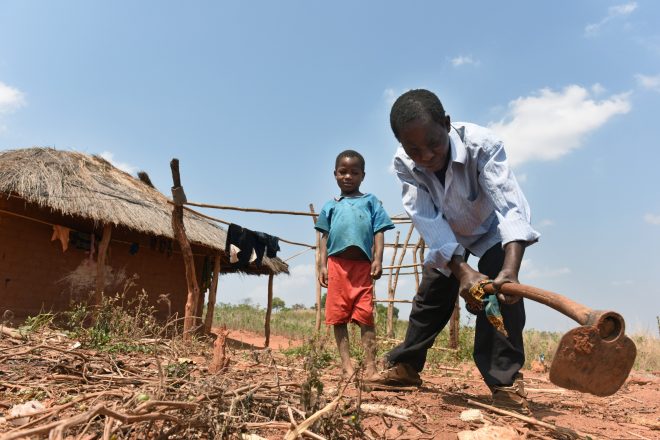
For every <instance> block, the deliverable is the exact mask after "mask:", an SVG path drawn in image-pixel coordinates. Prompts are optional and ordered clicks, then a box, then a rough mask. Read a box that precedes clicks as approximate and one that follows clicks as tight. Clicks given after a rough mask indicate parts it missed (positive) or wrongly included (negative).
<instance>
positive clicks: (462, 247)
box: [380, 90, 539, 412]
mask: <svg viewBox="0 0 660 440" xmlns="http://www.w3.org/2000/svg"><path fill="white" fill-rule="evenodd" d="M390 124H391V127H392V131H393V132H394V136H395V137H396V138H397V140H398V141H399V142H400V143H401V147H400V148H399V149H398V150H397V152H396V155H395V157H394V169H395V171H396V174H397V177H398V178H399V180H400V181H401V185H402V189H403V194H402V197H403V204H404V207H405V209H406V211H407V212H408V215H409V216H410V218H411V219H412V222H413V224H414V225H415V227H416V228H417V230H418V231H419V233H420V234H421V236H422V237H423V238H424V241H425V242H426V244H427V245H428V247H429V252H428V253H427V256H426V259H425V262H424V270H423V277H422V282H421V284H420V286H419V290H418V291H417V295H416V296H415V298H414V300H413V306H412V310H411V313H410V320H409V324H408V330H407V333H406V338H405V340H404V342H403V343H402V344H400V345H399V346H397V347H395V348H394V349H393V350H392V351H390V352H389V353H388V354H387V355H386V360H387V362H388V364H389V365H388V367H389V368H388V369H386V370H385V371H382V372H381V373H380V376H381V381H382V382H385V383H398V384H407V385H419V384H421V379H420V378H419V374H418V373H419V372H420V371H422V369H423V368H424V363H425V361H426V352H427V350H428V349H429V348H430V347H431V346H432V345H433V341H434V340H435V338H436V336H437V335H438V333H439V332H440V331H441V330H442V328H443V327H444V326H445V325H446V323H447V321H448V320H449V318H450V316H451V314H452V310H453V308H454V303H455V302H456V300H457V294H459V293H460V295H461V296H462V297H463V298H464V299H465V300H466V302H467V307H468V310H469V311H470V312H472V313H474V314H476V315H477V322H476V329H475V339H474V353H473V356H474V361H475V363H476V365H477V367H478V369H479V371H480V372H481V374H482V376H483V378H484V381H485V382H486V384H487V385H488V387H489V388H490V390H491V392H492V395H493V403H494V404H496V405H498V406H503V407H508V408H513V409H516V410H520V411H522V412H527V411H528V408H527V401H526V394H525V391H524V387H523V382H522V375H521V374H520V373H519V370H520V368H521V367H522V365H523V363H524V361H525V353H524V347H523V338H522V331H523V327H524V325H525V308H524V305H523V301H522V300H519V298H518V297H508V296H505V295H502V294H498V299H499V300H500V303H501V312H502V316H503V318H504V324H505V328H506V330H507V332H508V337H507V336H504V335H503V334H501V333H500V332H498V331H497V330H495V329H494V328H493V326H492V325H491V324H490V323H489V322H488V320H487V318H486V315H485V313H484V311H483V310H482V306H481V304H480V303H476V302H475V301H474V299H473V298H472V297H471V296H470V295H469V289H470V287H471V286H473V285H475V283H477V282H479V281H480V280H483V279H487V278H491V279H493V280H494V281H493V284H494V286H495V288H496V289H497V290H499V288H500V287H501V286H502V285H503V284H504V283H517V282H518V271H519V269H520V263H521V260H522V257H523V253H524V250H525V247H526V246H528V245H530V244H532V243H534V242H536V241H537V240H538V238H539V233H538V232H536V231H535V230H534V229H533V228H532V226H531V225H530V211H529V206H528V204H527V200H526V199H525V196H524V195H523V193H522V191H521V189H520V187H519V186H518V183H517V181H516V179H515V177H514V175H513V172H512V171H511V169H510V168H509V165H508V162H507V159H506V153H505V152H504V146H503V144H502V141H501V140H500V139H499V138H497V136H495V134H494V133H492V132H491V131H490V130H488V129H486V128H484V127H480V126H478V125H475V124H469V123H455V124H454V125H452V124H450V119H449V115H447V114H446V113H445V110H444V108H443V106H442V104H441V102H440V100H439V99H438V97H437V96H436V95H435V94H433V93H432V92H430V91H428V90H411V91H409V92H406V93H404V94H403V95H401V96H400V97H399V98H398V99H397V100H396V102H395V103H394V105H393V106H392V110H391V113H390ZM469 254H473V255H475V256H477V257H479V258H480V259H479V263H478V271H477V270H474V269H472V268H471V267H470V266H469V265H468V264H467V256H468V255H469Z"/></svg>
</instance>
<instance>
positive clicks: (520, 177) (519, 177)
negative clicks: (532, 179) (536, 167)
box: [516, 173, 528, 183]
mask: <svg viewBox="0 0 660 440" xmlns="http://www.w3.org/2000/svg"><path fill="white" fill-rule="evenodd" d="M527 178H528V176H527V173H522V174H516V180H517V181H518V183H525V182H527Z"/></svg>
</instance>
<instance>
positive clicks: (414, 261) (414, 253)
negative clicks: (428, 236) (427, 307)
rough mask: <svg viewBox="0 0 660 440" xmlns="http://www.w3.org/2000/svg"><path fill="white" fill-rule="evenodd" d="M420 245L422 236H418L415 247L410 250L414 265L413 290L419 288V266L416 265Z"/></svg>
mask: <svg viewBox="0 0 660 440" xmlns="http://www.w3.org/2000/svg"><path fill="white" fill-rule="evenodd" d="M421 245H422V237H421V236H420V237H419V240H417V244H416V245H415V248H414V249H413V252H412V257H413V264H414V265H415V267H414V268H413V270H414V271H415V272H414V273H415V292H417V291H418V290H419V268H418V267H417V250H418V249H419V248H420V246H421Z"/></svg>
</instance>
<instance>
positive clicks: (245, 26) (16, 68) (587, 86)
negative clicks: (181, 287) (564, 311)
mask: <svg viewBox="0 0 660 440" xmlns="http://www.w3.org/2000/svg"><path fill="white" fill-rule="evenodd" d="M418 87H425V88H429V89H431V90H433V91H435V92H436V93H437V94H438V95H439V96H440V98H441V100H442V101H443V103H444V105H445V108H446V109H447V111H448V112H449V114H450V115H451V116H452V119H453V120H454V121H470V122H475V123H478V124H481V125H485V126H490V127H491V128H493V129H494V130H495V131H497V132H498V133H499V134H500V135H501V136H502V137H503V139H504V140H505V142H506V143H505V146H506V148H507V151H508V153H509V158H510V162H511V164H512V165H513V166H514V169H515V172H516V175H517V176H518V178H519V180H520V182H521V185H522V187H523V189H524V191H525V194H526V196H527V198H528V201H529V203H530V205H531V207H532V215H533V223H534V225H535V226H536V227H537V229H538V230H539V231H540V232H541V233H542V237H541V241H540V242H539V243H538V244H536V245H534V246H532V247H531V248H529V250H528V252H527V253H526V255H525V260H524V263H523V269H522V271H521V281H522V282H524V283H527V284H532V285H535V286H538V287H542V288H545V289H549V290H553V291H556V292H560V293H563V294H565V295H567V296H569V297H571V298H573V299H575V300H577V301H579V302H581V303H583V304H585V305H588V306H590V307H593V308H596V309H613V310H617V311H619V312H620V313H622V314H623V315H624V317H625V318H626V321H627V324H628V327H629V329H630V330H632V331H648V332H650V333H652V334H656V330H655V329H656V321H655V320H656V316H657V315H658V314H660V299H658V298H660V284H659V283H658V280H657V274H658V272H660V257H659V256H658V254H657V252H658V249H659V248H660V191H659V190H658V184H657V183H656V181H657V177H654V176H657V175H658V171H657V168H658V164H659V163H660V149H658V148H657V147H658V138H659V137H660V123H659V122H658V121H659V119H658V114H660V3H658V2H655V1H651V0H647V1H629V2H626V1H600V0H598V1H596V0H591V1H589V0H582V1H575V2H568V1H560V2H549V1H546V2H529V1H510V2H491V1H464V2H437V1H435V2H434V1H414V2H394V1H363V2H346V1H334V2H321V1H281V2H269V1H252V2H246V1H234V2H210V1H209V2H201V1H198V2H166V1H142V2H128V1H115V2H99V1H61V2H36V1H1V2H0V148H3V149H8V148H20V147H29V146H33V145H40V146H53V147H56V148H61V149H72V150H77V151H83V152H87V153H94V154H103V155H104V156H105V157H106V158H108V159H110V160H112V161H113V162H114V163H115V164H117V165H118V166H120V167H122V168H124V169H126V170H128V171H130V172H136V171H137V170H146V171H147V172H148V173H149V174H150V176H151V178H152V180H153V181H154V183H155V184H156V186H157V187H158V188H159V189H160V190H161V191H163V192H164V193H165V194H168V195H169V187H170V186H171V176H170V171H169V161H170V159H171V158H172V157H177V158H179V159H180V160H181V170H182V179H183V184H184V187H185V189H186V193H187V195H188V198H189V200H192V201H200V202H208V203H218V204H227V205H236V206H244V207H260V208H271V209H288V210H301V211H304V210H307V209H308V205H309V203H314V205H315V206H316V207H317V209H320V207H321V206H322V204H323V203H324V202H325V201H326V200H327V199H329V198H330V197H332V196H333V195H334V194H336V193H337V191H338V190H337V187H336V185H335V182H334V180H333V178H332V169H333V165H334V157H335V156H336V154H337V153H338V152H339V151H341V150H343V149H345V148H354V149H357V150H359V151H360V152H362V153H363V154H364V156H365V158H366V161H367V170H366V171H367V176H366V180H365V182H364V184H363V187H362V189H363V190H364V191H368V192H373V193H374V194H376V195H377V196H378V197H379V198H380V199H382V201H383V204H384V206H385V208H386V210H387V211H388V212H389V213H390V214H399V213H401V212H402V211H403V209H402V206H401V201H400V189H399V185H398V183H397V181H396V178H395V177H394V176H393V175H392V174H391V172H390V163H391V158H392V155H393V153H394V151H395V149H396V146H397V145H396V141H395V139H394V137H393V136H392V135H391V133H390V130H389V125H388V114H389V107H390V105H391V103H392V102H393V100H394V99H395V98H396V97H397V96H398V95H399V94H400V93H402V92H404V91H406V90H408V89H410V88H418ZM212 214H213V215H215V216H217V217H220V218H223V219H226V220H227V221H232V222H236V223H240V224H242V225H244V226H246V227H249V228H251V229H256V230H262V231H265V232H269V233H271V234H274V235H278V236H281V237H283V238H285V239H289V240H294V241H302V242H307V243H312V242H313V240H314V231H313V229H312V222H311V220H310V219H309V218H307V217H288V216H274V215H261V214H245V213H238V212H231V211H215V212H212ZM404 234H405V229H403V230H402V235H404ZM393 238H394V234H392V233H390V234H389V235H388V237H387V240H388V241H392V240H393ZM300 250H301V249H300V248H297V247H292V246H283V249H282V252H281V253H280V255H281V256H282V257H283V258H287V257H289V256H291V255H294V254H296V253H298V252H299V251H300ZM389 258H390V254H386V256H385V260H386V261H388V260H389ZM289 263H290V264H291V272H292V275H291V276H290V277H279V278H278V279H277V280H276V283H275V292H276V293H275V294H276V295H278V296H280V297H281V298H283V299H284V300H285V301H286V302H287V304H293V303H304V304H307V305H312V304H313V303H314V282H313V258H312V256H311V253H307V254H303V255H301V256H299V257H296V258H293V259H291V260H290V261H289ZM182 270H183V268H182ZM266 282H267V281H266V279H265V278H241V277H237V276H229V277H225V278H223V279H222V282H221V284H220V288H219V299H220V301H224V302H240V301H242V300H244V299H245V298H250V299H251V300H252V301H253V302H256V303H263V302H264V301H265V293H266ZM413 287H414V286H413V280H412V277H405V278H404V279H402V280H401V281H400V282H399V289H398V296H401V297H403V298H410V297H412V294H413V290H414V289H413ZM377 291H378V292H379V294H383V293H384V292H385V291H386V279H384V280H381V281H379V283H378V286H377ZM379 296H380V295H379ZM401 309H402V313H401V315H402V316H404V317H405V316H407V311H408V309H407V308H406V307H401ZM571 326H572V323H571V321H570V320H568V319H566V318H563V317H562V316H561V315H559V314H558V313H557V312H554V311H552V310H550V309H547V308H545V307H541V306H537V305H534V304H529V305H528V327H534V328H539V329H550V330H565V329H567V328H570V327H571Z"/></svg>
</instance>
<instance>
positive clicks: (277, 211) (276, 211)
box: [170, 202, 410, 224]
mask: <svg viewBox="0 0 660 440" xmlns="http://www.w3.org/2000/svg"><path fill="white" fill-rule="evenodd" d="M170 203H172V202H170ZM185 204H186V205H190V206H197V207H199V208H212V209H227V210H230V211H242V212H261V213H263V214H285V215H302V216H307V217H316V216H317V215H318V213H312V212H307V211H287V210H281V209H262V208H241V207H239V206H229V205H213V204H209V203H196V202H186V203H185ZM391 220H392V221H393V222H394V223H397V224H403V223H410V219H409V218H407V217H405V218H404V217H399V216H393V217H391Z"/></svg>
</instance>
